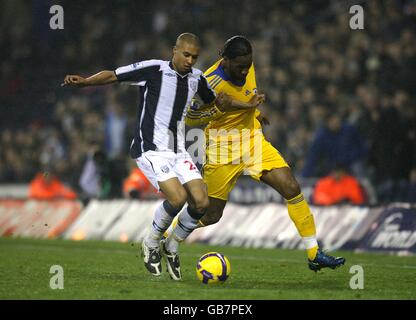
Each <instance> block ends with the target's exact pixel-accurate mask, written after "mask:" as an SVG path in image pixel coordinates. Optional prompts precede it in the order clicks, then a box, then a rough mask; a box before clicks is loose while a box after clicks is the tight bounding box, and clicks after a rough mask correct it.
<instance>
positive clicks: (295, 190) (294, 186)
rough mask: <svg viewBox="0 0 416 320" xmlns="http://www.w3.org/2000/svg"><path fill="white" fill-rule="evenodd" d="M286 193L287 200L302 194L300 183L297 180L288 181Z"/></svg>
mask: <svg viewBox="0 0 416 320" xmlns="http://www.w3.org/2000/svg"><path fill="white" fill-rule="evenodd" d="M284 193H285V194H284V197H285V198H286V200H289V199H293V198H294V197H296V196H298V195H299V194H300V193H301V190H300V186H299V183H298V182H297V181H296V179H290V180H289V181H287V183H286V188H285V190H284Z"/></svg>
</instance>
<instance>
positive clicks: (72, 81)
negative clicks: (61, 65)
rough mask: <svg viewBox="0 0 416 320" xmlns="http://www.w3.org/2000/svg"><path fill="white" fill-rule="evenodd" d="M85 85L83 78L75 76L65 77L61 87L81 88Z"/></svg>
mask: <svg viewBox="0 0 416 320" xmlns="http://www.w3.org/2000/svg"><path fill="white" fill-rule="evenodd" d="M85 85H86V81H85V78H83V77H80V76H77V75H67V76H66V77H65V79H64V82H63V83H62V86H76V87H83V86H85Z"/></svg>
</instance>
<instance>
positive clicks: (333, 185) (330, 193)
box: [312, 175, 365, 206]
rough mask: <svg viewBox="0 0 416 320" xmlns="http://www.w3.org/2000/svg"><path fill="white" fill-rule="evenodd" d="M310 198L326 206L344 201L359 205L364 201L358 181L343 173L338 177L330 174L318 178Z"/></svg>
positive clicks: (315, 202)
mask: <svg viewBox="0 0 416 320" xmlns="http://www.w3.org/2000/svg"><path fill="white" fill-rule="evenodd" d="M312 198H313V203H314V204H318V205H326V206H329V205H333V204H337V203H341V202H345V201H346V202H351V203H353V204H356V205H361V204H364V201H365V195H364V192H363V190H362V188H361V186H360V183H359V182H358V180H357V179H356V178H354V177H353V176H350V175H343V176H341V177H339V178H338V179H337V178H335V177H334V176H332V175H331V176H327V177H324V178H322V179H320V180H319V181H318V182H317V184H316V186H315V188H314V191H313V195H312Z"/></svg>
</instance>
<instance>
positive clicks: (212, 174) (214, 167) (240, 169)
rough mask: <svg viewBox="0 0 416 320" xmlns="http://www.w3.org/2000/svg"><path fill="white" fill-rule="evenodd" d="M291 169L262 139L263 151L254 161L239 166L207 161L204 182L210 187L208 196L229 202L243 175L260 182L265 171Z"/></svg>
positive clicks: (204, 169) (274, 149) (275, 150)
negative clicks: (231, 193)
mask: <svg viewBox="0 0 416 320" xmlns="http://www.w3.org/2000/svg"><path fill="white" fill-rule="evenodd" d="M284 167H289V165H288V164H287V163H286V161H285V159H284V158H283V157H282V155H281V154H280V152H279V151H277V149H276V148H274V147H273V146H272V145H271V144H270V142H268V141H267V140H266V139H264V136H263V138H262V149H261V153H260V154H259V156H257V157H256V159H254V160H253V161H251V162H249V163H247V162H241V163H238V164H212V163H210V161H209V159H207V162H206V164H205V165H204V167H203V178H204V182H205V183H206V185H207V187H208V196H210V197H212V198H217V199H222V200H227V199H228V194H229V193H230V192H231V190H232V189H233V188H234V185H235V184H236V182H237V178H238V177H239V176H240V175H241V174H245V175H249V176H251V177H252V178H253V179H255V180H257V181H260V178H261V176H262V175H263V173H264V172H265V171H270V170H272V169H278V168H284Z"/></svg>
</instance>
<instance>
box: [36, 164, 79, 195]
mask: <svg viewBox="0 0 416 320" xmlns="http://www.w3.org/2000/svg"><path fill="white" fill-rule="evenodd" d="M29 198H31V199H36V200H54V199H68V200H73V199H76V198H77V194H76V193H75V192H74V191H73V190H72V189H71V188H69V187H67V186H65V185H64V184H63V182H61V181H60V180H59V178H58V177H57V176H56V175H55V174H54V173H52V172H48V171H45V172H39V173H38V174H37V175H36V176H35V178H34V179H33V180H32V181H31V182H30V185H29Z"/></svg>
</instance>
